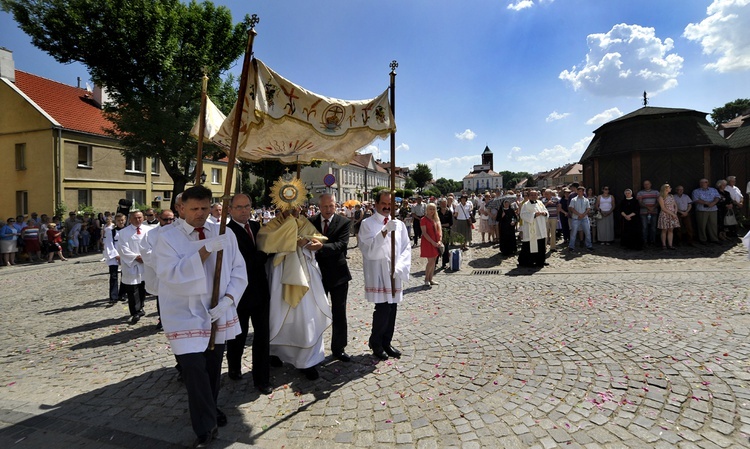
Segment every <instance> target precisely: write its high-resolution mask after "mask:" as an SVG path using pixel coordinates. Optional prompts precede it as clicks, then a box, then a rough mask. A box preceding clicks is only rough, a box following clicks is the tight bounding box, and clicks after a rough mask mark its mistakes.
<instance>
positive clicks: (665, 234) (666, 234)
mask: <svg viewBox="0 0 750 449" xmlns="http://www.w3.org/2000/svg"><path fill="white" fill-rule="evenodd" d="M671 191H672V187H670V186H669V184H664V185H663V186H661V189H659V208H660V210H661V212H659V219H658V221H657V223H656V227H657V228H659V229H661V247H662V249H667V248H669V249H675V248H674V246H672V237H673V235H674V232H673V231H674V228H679V227H680V219H679V217H677V203H675V201H674V197H673V196H672V194H670V193H669V192H671Z"/></svg>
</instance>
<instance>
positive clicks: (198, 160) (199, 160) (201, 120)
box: [194, 70, 208, 185]
mask: <svg viewBox="0 0 750 449" xmlns="http://www.w3.org/2000/svg"><path fill="white" fill-rule="evenodd" d="M207 90H208V75H206V72H205V70H204V71H203V86H202V87H201V111H200V116H199V117H198V154H197V155H196V156H195V181H194V184H195V185H199V184H201V174H202V173H203V138H204V136H205V132H206V98H207V97H208V96H207V95H206V91H207Z"/></svg>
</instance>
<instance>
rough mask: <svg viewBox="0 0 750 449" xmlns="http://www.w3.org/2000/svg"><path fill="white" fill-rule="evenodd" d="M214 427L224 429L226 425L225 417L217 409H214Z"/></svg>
mask: <svg viewBox="0 0 750 449" xmlns="http://www.w3.org/2000/svg"><path fill="white" fill-rule="evenodd" d="M216 425H217V426H219V427H224V426H226V425H227V415H225V414H224V412H222V411H221V410H219V409H218V408H217V409H216Z"/></svg>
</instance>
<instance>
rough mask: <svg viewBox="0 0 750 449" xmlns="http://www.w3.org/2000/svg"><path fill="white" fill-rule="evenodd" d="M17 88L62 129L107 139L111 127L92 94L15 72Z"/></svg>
mask: <svg viewBox="0 0 750 449" xmlns="http://www.w3.org/2000/svg"><path fill="white" fill-rule="evenodd" d="M16 87H18V89H20V90H21V91H22V92H23V93H24V94H26V95H27V96H28V97H29V98H31V100H33V101H34V103H36V104H37V105H38V106H39V107H40V108H42V109H43V110H44V111H45V112H46V113H47V114H49V115H50V116H51V117H52V118H53V119H55V120H56V121H57V122H58V123H59V124H61V125H62V126H63V127H64V128H65V129H70V130H74V131H82V132H85V133H90V134H97V135H101V136H106V135H107V134H105V132H104V128H109V127H111V126H112V125H111V124H110V123H109V122H108V121H107V119H105V118H104V113H103V112H102V110H101V109H100V108H99V105H97V104H96V102H94V100H93V98H92V94H91V92H89V91H87V90H86V89H80V88H77V87H73V86H68V85H66V84H62V83H58V82H57V81H52V80H48V79H46V78H42V77H40V76H36V75H32V74H30V73H26V72H23V71H21V70H16Z"/></svg>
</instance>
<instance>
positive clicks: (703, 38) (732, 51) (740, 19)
mask: <svg viewBox="0 0 750 449" xmlns="http://www.w3.org/2000/svg"><path fill="white" fill-rule="evenodd" d="M748 5H750V0H714V2H713V3H711V5H710V6H709V7H708V9H707V10H706V14H707V15H708V17H706V18H705V19H703V20H702V21H701V22H700V23H691V24H688V26H687V27H685V33H684V34H683V36H684V37H686V38H687V39H689V40H691V41H697V42H700V44H701V46H702V47H703V53H704V54H706V55H716V56H718V59H717V60H716V61H715V62H712V63H709V64H707V65H706V68H707V69H710V70H716V71H717V72H729V71H733V70H748V69H750V8H749V7H748Z"/></svg>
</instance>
